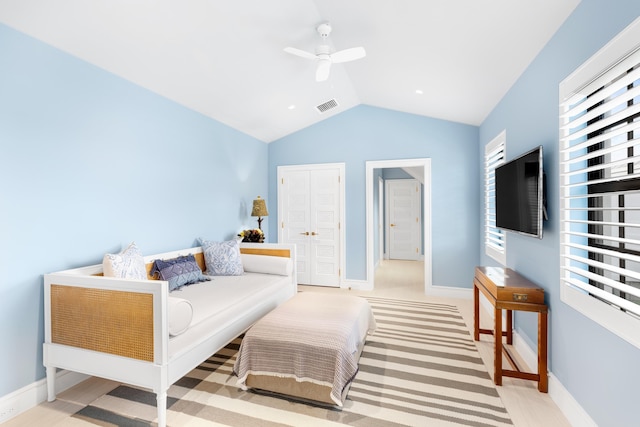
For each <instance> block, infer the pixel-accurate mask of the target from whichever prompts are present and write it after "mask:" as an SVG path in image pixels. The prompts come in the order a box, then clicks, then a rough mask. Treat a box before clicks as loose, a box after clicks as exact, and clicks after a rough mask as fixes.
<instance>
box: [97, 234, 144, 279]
mask: <svg viewBox="0 0 640 427" xmlns="http://www.w3.org/2000/svg"><path fill="white" fill-rule="evenodd" d="M102 274H104V276H106V277H117V278H119V279H137V280H147V268H146V267H145V265H144V258H143V257H142V253H141V252H140V249H138V247H137V246H136V244H135V242H131V244H129V246H127V248H126V249H125V250H123V251H122V252H120V253H119V254H105V256H104V257H103V258H102Z"/></svg>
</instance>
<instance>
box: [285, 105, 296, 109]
mask: <svg viewBox="0 0 640 427" xmlns="http://www.w3.org/2000/svg"><path fill="white" fill-rule="evenodd" d="M287 108H289V110H295V109H296V106H295V105H293V104H291V105H289V107H287Z"/></svg>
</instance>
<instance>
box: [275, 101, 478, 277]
mask: <svg viewBox="0 0 640 427" xmlns="http://www.w3.org/2000/svg"><path fill="white" fill-rule="evenodd" d="M477 144H478V128H477V127H475V126H468V125H462V124H459V123H453V122H447V121H443V120H437V119H431V118H426V117H421V116H416V115H412V114H407V113H401V112H397V111H391V110H385V109H382V108H376V107H371V106H365V105H360V106H358V107H354V108H352V109H350V110H348V111H346V112H344V113H341V114H338V115H336V116H334V117H331V118H329V119H327V120H325V121H323V122H321V123H318V124H316V125H313V126H310V127H308V128H306V129H303V130H301V131H299V132H296V133H294V134H292V135H289V136H287V137H284V138H282V139H280V140H278V141H275V142H272V143H271V144H269V212H270V215H274V216H275V215H277V182H276V173H277V166H280V165H295V164H312V163H336V162H344V163H345V169H346V171H345V173H346V181H345V185H346V204H347V206H346V222H347V224H346V227H345V231H346V258H347V266H346V275H345V277H346V279H349V280H364V279H365V278H366V239H365V236H366V232H365V227H366V225H365V212H366V210H365V189H366V185H365V164H366V161H369V160H398V159H413V158H431V159H432V160H431V168H432V172H431V173H432V176H431V178H432V193H433V195H432V234H433V238H432V248H433V284H434V285H441V286H460V287H466V288H469V287H471V278H472V277H473V269H474V267H475V266H476V265H477V264H478V261H479V257H478V250H477V248H478V246H479V242H480V240H479V239H480V231H479V229H478V218H477V215H478V212H479V210H480V194H479V193H478V188H477V182H476V181H477V176H478V174H479V173H480V172H479V164H478V162H477V157H476V156H477V152H476V147H477ZM272 212H273V213H272ZM270 218H271V219H272V223H271V228H270V235H271V236H277V228H276V226H277V224H278V222H277V221H274V218H273V217H272V216H270Z"/></svg>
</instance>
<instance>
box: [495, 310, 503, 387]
mask: <svg viewBox="0 0 640 427" xmlns="http://www.w3.org/2000/svg"><path fill="white" fill-rule="evenodd" d="M493 315H494V316H495V325H494V330H493V337H494V338H495V345H494V350H493V353H494V354H493V355H494V359H493V382H494V383H495V385H502V310H501V309H499V308H495V306H494V313H493Z"/></svg>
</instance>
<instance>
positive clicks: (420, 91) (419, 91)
mask: <svg viewBox="0 0 640 427" xmlns="http://www.w3.org/2000/svg"><path fill="white" fill-rule="evenodd" d="M416 93H417V94H418V95H422V94H423V93H424V92H423V91H422V89H416Z"/></svg>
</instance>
